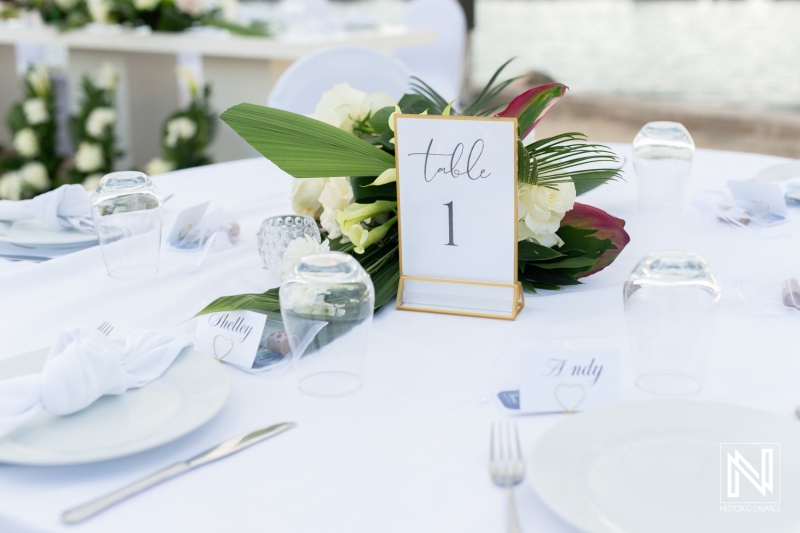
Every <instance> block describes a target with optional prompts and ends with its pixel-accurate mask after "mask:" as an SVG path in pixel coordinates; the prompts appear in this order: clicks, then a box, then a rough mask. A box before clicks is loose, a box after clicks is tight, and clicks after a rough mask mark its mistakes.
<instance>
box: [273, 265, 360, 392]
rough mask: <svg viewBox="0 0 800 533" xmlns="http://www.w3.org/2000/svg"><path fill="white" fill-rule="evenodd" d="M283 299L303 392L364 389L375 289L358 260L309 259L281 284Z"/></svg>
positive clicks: (290, 344) (299, 381)
mask: <svg viewBox="0 0 800 533" xmlns="http://www.w3.org/2000/svg"><path fill="white" fill-rule="evenodd" d="M280 299H281V316H282V317H283V324H284V327H285V328H286V334H287V335H288V340H289V347H290V348H291V351H292V358H293V361H294V363H293V364H294V369H295V372H296V374H297V379H298V386H299V387H300V390H302V391H303V392H305V393H306V394H310V395H313V396H342V395H345V394H350V393H352V392H355V391H357V390H358V389H360V388H361V387H362V385H363V384H364V378H363V375H364V364H365V360H366V354H367V342H368V340H369V332H370V329H371V327H372V315H373V312H374V307H375V289H374V287H373V285H372V280H371V279H370V277H369V275H368V274H367V273H366V271H364V269H363V268H362V267H361V265H360V264H359V263H358V261H356V260H355V259H354V258H353V257H352V256H350V255H348V254H344V253H341V252H320V253H316V254H311V255H307V256H306V257H304V258H302V259H300V261H299V262H298V263H297V265H295V267H294V269H293V270H292V272H291V273H290V274H289V275H288V276H287V277H286V279H285V280H284V282H283V284H281V288H280Z"/></svg>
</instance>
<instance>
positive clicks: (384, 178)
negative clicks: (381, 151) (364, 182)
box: [370, 168, 397, 185]
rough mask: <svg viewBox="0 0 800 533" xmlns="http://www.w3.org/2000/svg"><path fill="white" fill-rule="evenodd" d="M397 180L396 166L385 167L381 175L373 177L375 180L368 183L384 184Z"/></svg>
mask: <svg viewBox="0 0 800 533" xmlns="http://www.w3.org/2000/svg"><path fill="white" fill-rule="evenodd" d="M396 181H397V169H396V168H387V169H386V170H384V171H383V172H381V175H380V176H378V177H377V178H375V181H373V182H372V183H370V185H386V184H387V183H393V182H396Z"/></svg>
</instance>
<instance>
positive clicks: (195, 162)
mask: <svg viewBox="0 0 800 533" xmlns="http://www.w3.org/2000/svg"><path fill="white" fill-rule="evenodd" d="M175 119H189V120H191V121H192V122H193V123H194V125H195V127H196V130H195V133H194V135H192V136H191V137H190V138H188V139H184V138H181V137H176V136H170V133H169V128H170V122H172V121H173V120H175ZM216 131H217V113H216V111H214V110H213V109H212V108H211V86H210V85H206V86H205V87H204V88H203V94H202V95H198V94H197V93H193V94H192V100H191V102H190V103H189V106H188V107H187V108H186V109H183V110H180V111H176V112H175V113H173V114H172V115H170V116H169V117H167V119H166V120H165V121H164V124H163V126H162V127H161V139H162V150H163V153H164V159H166V160H167V161H169V162H170V163H171V164H172V166H173V168H174V169H183V168H192V167H198V166H202V165H208V164H210V163H213V161H212V159H211V157H210V156H209V155H208V154H207V152H206V150H207V149H208V145H209V144H211V141H212V140H213V139H214V135H215V134H216Z"/></svg>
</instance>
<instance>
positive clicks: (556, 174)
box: [518, 132, 622, 194]
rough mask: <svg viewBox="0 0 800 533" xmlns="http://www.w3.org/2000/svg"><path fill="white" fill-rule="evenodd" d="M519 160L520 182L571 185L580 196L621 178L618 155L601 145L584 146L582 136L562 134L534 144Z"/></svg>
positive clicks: (583, 136)
mask: <svg viewBox="0 0 800 533" xmlns="http://www.w3.org/2000/svg"><path fill="white" fill-rule="evenodd" d="M519 157H520V168H519V172H518V179H519V181H521V182H523V183H530V184H533V185H554V184H557V183H566V182H569V181H572V182H574V183H575V188H576V190H577V191H578V193H579V194H581V193H583V192H586V191H588V190H591V189H593V188H594V187H597V186H598V185H601V184H603V183H605V182H607V181H609V180H612V179H616V178H619V177H621V175H622V171H621V170H620V168H619V163H620V159H619V157H618V156H617V154H615V153H614V152H613V151H612V150H611V149H610V148H608V147H607V146H603V145H602V144H594V143H589V142H586V136H585V135H584V134H582V133H576V132H570V133H562V134H560V135H555V136H553V137H548V138H546V139H541V140H539V141H536V142H533V143H531V144H529V145H527V146H525V147H524V151H522V150H520V155H519ZM526 162H527V165H526ZM605 165H608V166H605ZM526 166H527V168H525V167H526Z"/></svg>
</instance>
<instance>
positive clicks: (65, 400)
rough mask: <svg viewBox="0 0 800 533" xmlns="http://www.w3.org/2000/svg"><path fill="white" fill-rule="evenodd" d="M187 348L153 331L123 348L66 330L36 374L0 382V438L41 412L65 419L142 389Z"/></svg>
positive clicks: (90, 333) (85, 331) (81, 330)
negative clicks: (101, 401) (108, 398)
mask: <svg viewBox="0 0 800 533" xmlns="http://www.w3.org/2000/svg"><path fill="white" fill-rule="evenodd" d="M191 345H192V344H191V343H190V342H187V341H184V340H180V339H176V338H174V337H170V336H168V335H163V334H161V333H158V332H156V331H146V330H139V331H135V332H133V333H132V334H131V335H130V336H129V337H128V340H127V343H126V344H125V346H122V345H120V344H117V343H115V342H113V341H111V340H109V339H107V338H106V337H104V336H103V335H102V334H100V333H99V332H98V331H96V330H92V329H90V328H86V327H72V328H67V329H66V330H64V331H63V332H62V333H61V335H60V336H59V338H58V340H57V341H56V343H55V345H54V346H53V348H52V349H51V350H50V353H49V354H48V355H47V360H46V362H45V365H44V369H43V370H42V372H41V373H40V374H28V375H25V376H18V377H15V378H11V379H7V380H4V381H0V438H2V437H3V436H5V435H6V434H8V433H9V432H11V431H13V430H14V429H16V428H17V427H19V426H20V425H22V424H24V423H25V422H27V421H28V420H30V419H31V418H33V417H34V416H36V415H37V414H38V413H40V412H42V411H47V412H49V413H52V414H54V415H59V416H60V415H68V414H72V413H76V412H78V411H80V410H82V409H85V408H86V407H88V406H89V405H91V404H92V403H94V401H95V400H97V399H98V398H100V397H101V396H103V395H106V394H122V393H123V392H125V391H126V390H128V389H135V388H138V387H142V386H144V385H147V384H148V383H150V382H151V381H153V380H155V379H157V378H159V377H160V376H161V375H162V374H163V373H164V371H165V370H166V369H167V368H169V366H170V365H171V364H172V363H173V361H175V358H176V357H177V356H178V354H179V353H181V351H182V350H183V349H184V348H187V347H189V346H191Z"/></svg>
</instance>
